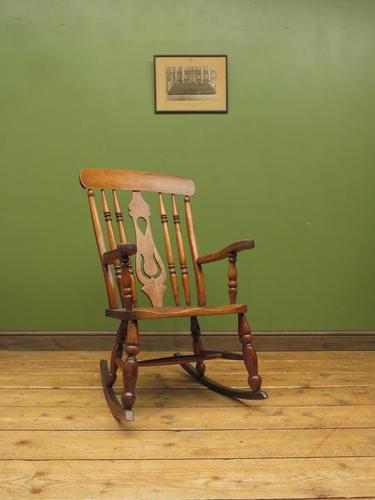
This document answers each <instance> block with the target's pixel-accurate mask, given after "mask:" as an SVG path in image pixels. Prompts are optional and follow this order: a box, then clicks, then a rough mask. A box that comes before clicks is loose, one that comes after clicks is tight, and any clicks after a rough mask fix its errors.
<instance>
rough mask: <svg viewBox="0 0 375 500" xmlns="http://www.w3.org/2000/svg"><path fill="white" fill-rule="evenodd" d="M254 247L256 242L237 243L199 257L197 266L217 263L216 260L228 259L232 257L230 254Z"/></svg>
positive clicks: (244, 241)
mask: <svg viewBox="0 0 375 500" xmlns="http://www.w3.org/2000/svg"><path fill="white" fill-rule="evenodd" d="M254 246H255V242H254V240H240V241H235V242H234V243H231V244H230V245H228V246H227V247H225V248H223V249H222V250H219V251H218V252H215V253H208V254H207V255H202V256H201V257H198V259H197V264H208V263H209V262H215V261H216V260H222V259H226V258H228V257H229V256H230V254H233V253H234V254H236V253H238V252H241V251H242V250H250V249H251V248H254Z"/></svg>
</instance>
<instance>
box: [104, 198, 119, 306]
mask: <svg viewBox="0 0 375 500" xmlns="http://www.w3.org/2000/svg"><path fill="white" fill-rule="evenodd" d="M101 195H102V203H103V215H104V220H105V224H106V227H107V235H108V242H109V246H110V248H111V250H115V249H116V248H117V243H116V237H115V233H114V231H113V227H112V214H111V211H110V209H109V206H108V201H107V196H106V194H105V191H104V189H101ZM113 265H114V268H115V276H116V281H117V287H118V290H119V293H120V296H121V302H122V305H124V290H123V286H122V283H121V274H122V272H121V261H120V260H116V261H115V262H114V264H113Z"/></svg>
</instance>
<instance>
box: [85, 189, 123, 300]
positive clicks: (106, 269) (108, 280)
mask: <svg viewBox="0 0 375 500" xmlns="http://www.w3.org/2000/svg"><path fill="white" fill-rule="evenodd" d="M87 196H88V199H89V206H90V213H91V220H92V224H93V226H94V233H95V238H96V243H97V245H98V250H99V255H100V260H102V256H103V254H104V253H105V252H106V245H105V242H104V236H103V231H102V225H101V223H100V217H99V213H98V208H97V206H96V202H95V197H94V191H93V190H92V189H88V190H87ZM102 268H103V274H104V281H105V285H106V289H107V295H108V302H109V307H111V308H112V307H114V308H117V307H118V305H117V299H116V292H115V286H114V283H113V276H112V273H111V269H110V266H105V265H103V264H102Z"/></svg>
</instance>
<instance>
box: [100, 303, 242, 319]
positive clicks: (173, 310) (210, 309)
mask: <svg viewBox="0 0 375 500" xmlns="http://www.w3.org/2000/svg"><path fill="white" fill-rule="evenodd" d="M246 311H247V306H245V305H243V304H229V305H226V306H202V307H199V306H198V307H177V306H176V307H138V308H136V309H133V310H132V311H126V310H125V309H107V310H106V315H107V316H110V317H111V318H116V319H121V320H130V319H160V318H188V317H190V316H217V315H221V314H238V313H245V312H246Z"/></svg>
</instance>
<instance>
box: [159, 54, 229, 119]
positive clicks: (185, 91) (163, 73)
mask: <svg viewBox="0 0 375 500" xmlns="http://www.w3.org/2000/svg"><path fill="white" fill-rule="evenodd" d="M154 70H155V112H156V113H226V112H227V56H223V55H221V56H154Z"/></svg>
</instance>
